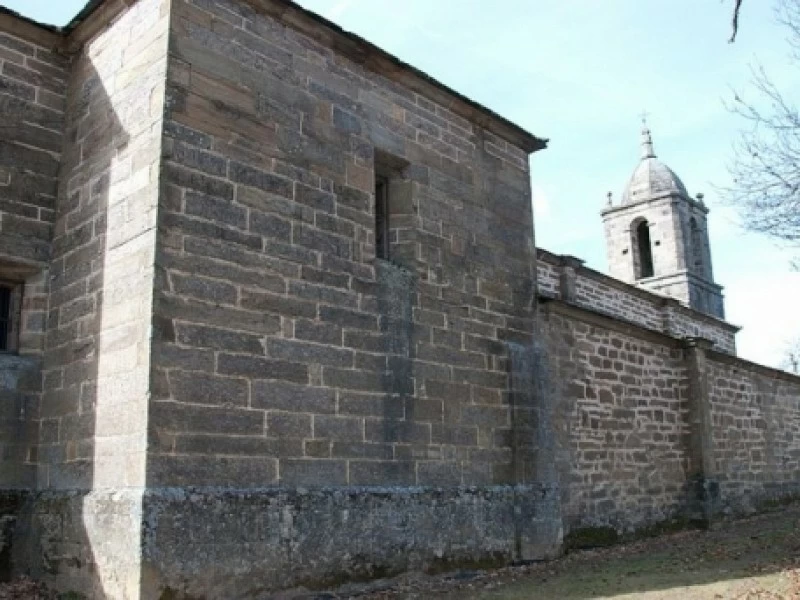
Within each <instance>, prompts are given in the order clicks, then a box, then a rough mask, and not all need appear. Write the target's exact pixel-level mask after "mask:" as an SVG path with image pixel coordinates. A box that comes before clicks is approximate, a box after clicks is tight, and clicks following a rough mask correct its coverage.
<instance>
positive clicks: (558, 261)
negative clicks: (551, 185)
mask: <svg viewBox="0 0 800 600" xmlns="http://www.w3.org/2000/svg"><path fill="white" fill-rule="evenodd" d="M536 259H537V260H541V261H543V262H546V263H548V264H550V265H553V266H555V267H558V266H561V265H564V264H569V265H570V266H574V265H575V264H576V263H575V261H576V260H579V259H576V258H575V257H574V256H569V255H559V254H555V253H553V252H550V251H549V250H545V249H544V248H537V249H536ZM576 273H577V274H578V276H580V277H585V278H586V279H591V280H594V281H597V282H598V283H602V284H604V285H607V286H609V287H613V288H615V289H617V290H619V291H621V292H623V293H626V294H630V295H631V296H636V297H638V298H641V299H643V300H646V301H648V302H650V303H652V304H653V306H656V307H659V308H660V307H663V306H671V307H672V308H673V309H675V310H678V311H680V312H681V313H683V314H684V315H687V316H689V317H691V318H692V319H695V320H697V321H704V322H706V323H710V324H712V325H714V326H717V327H722V328H723V329H726V330H728V331H730V332H732V333H736V332H737V331H739V330H740V329H741V327H740V326H739V325H734V324H733V323H728V322H727V321H724V320H722V319H718V318H717V317H713V316H711V315H707V314H705V313H701V312H698V311H696V310H692V309H691V308H689V307H688V306H684V305H683V304H681V303H680V302H679V301H678V300H676V299H674V298H668V297H667V296H662V295H660V294H656V293H655V292H650V291H648V290H645V289H643V288H640V287H637V286H635V285H631V284H629V283H625V282H624V281H620V280H619V279H615V278H614V277H611V276H610V275H606V274H605V273H601V272H600V271H596V270H594V269H592V268H589V267H587V266H585V265H583V264H581V265H580V266H578V267H576Z"/></svg>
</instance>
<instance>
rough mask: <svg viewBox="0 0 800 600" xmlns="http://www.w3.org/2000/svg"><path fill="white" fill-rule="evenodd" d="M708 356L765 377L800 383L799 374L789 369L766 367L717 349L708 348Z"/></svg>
mask: <svg viewBox="0 0 800 600" xmlns="http://www.w3.org/2000/svg"><path fill="white" fill-rule="evenodd" d="M708 356H709V358H711V359H712V360H714V361H716V362H720V363H724V364H726V365H730V366H732V367H736V368H738V369H742V370H743V371H750V372H754V373H758V374H760V375H764V376H766V377H772V378H774V379H782V380H783V381H788V382H789V383H794V384H796V385H800V375H799V374H795V373H790V372H789V371H784V370H782V369H776V368H774V367H768V366H766V365H761V364H758V363H756V362H752V361H749V360H747V359H745V358H740V357H738V356H732V355H730V354H725V353H724V352H719V351H718V350H709V351H708Z"/></svg>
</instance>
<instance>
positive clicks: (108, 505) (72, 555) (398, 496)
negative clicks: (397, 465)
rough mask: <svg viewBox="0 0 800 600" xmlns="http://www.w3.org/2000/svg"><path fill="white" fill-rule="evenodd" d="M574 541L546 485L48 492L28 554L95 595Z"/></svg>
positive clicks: (267, 579) (236, 584)
mask: <svg viewBox="0 0 800 600" xmlns="http://www.w3.org/2000/svg"><path fill="white" fill-rule="evenodd" d="M137 519H140V520H138V525H139V526H138V527H137V528H136V529H137V531H136V532H134V531H133V530H132V527H131V526H132V525H133V524H134V523H136V520H137ZM137 533H138V534H139V535H137ZM561 542H562V530H561V518H560V513H559V504H558V493H557V490H555V489H552V488H547V487H542V486H519V487H511V486H497V487H482V488H454V489H431V488H329V489H309V490H302V489H299V490H291V491H290V490H280V489H262V490H247V491H235V490H227V489H223V488H204V489H154V490H146V491H144V494H143V496H142V492H141V491H138V492H137V491H136V490H125V491H102V492H98V491H95V492H91V493H77V492H47V493H38V494H34V495H32V496H30V497H29V499H28V500H27V501H26V506H25V507H24V508H23V510H22V512H21V516H20V518H19V524H18V526H17V528H16V533H15V544H14V545H15V549H14V558H15V563H14V567H15V571H16V572H18V573H28V574H30V575H33V576H34V577H37V578H38V579H41V580H42V581H44V582H46V583H48V584H49V585H52V586H54V587H55V588H56V589H58V590H59V591H77V592H81V593H84V594H87V595H89V596H91V597H104V596H105V597H108V598H135V597H140V598H147V599H151V598H152V599H157V598H161V597H170V598H180V597H191V598H208V599H212V598H226V599H232V598H254V597H261V596H264V595H266V594H267V593H268V592H270V591H273V590H279V589H287V588H296V587H301V586H302V587H306V588H309V589H322V588H330V587H334V586H336V585H338V584H341V583H345V582H347V581H353V580H359V579H361V580H365V579H372V578H377V577H386V576H390V575H394V574H397V573H401V572H403V571H406V570H425V571H445V570H452V569H457V568H462V567H471V568H477V567H489V566H499V565H502V564H507V563H510V562H513V561H515V560H535V559H544V558H551V557H553V556H556V555H557V554H558V553H559V552H560V549H561ZM165 593H166V594H167V595H166V596H164V594H165Z"/></svg>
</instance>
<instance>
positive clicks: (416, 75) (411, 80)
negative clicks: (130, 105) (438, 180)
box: [0, 0, 548, 153]
mask: <svg viewBox="0 0 800 600" xmlns="http://www.w3.org/2000/svg"><path fill="white" fill-rule="evenodd" d="M136 1H137V0H89V2H88V3H87V4H86V5H85V6H84V7H83V9H82V10H81V11H80V12H79V13H78V14H77V15H76V16H75V18H73V19H72V21H70V22H69V23H68V24H67V25H66V26H64V27H55V26H52V25H45V24H42V23H38V22H37V21H34V20H32V19H29V18H27V17H23V16H22V15H19V14H18V13H16V12H14V11H11V10H8V9H4V8H1V7H0V12H2V13H6V14H9V15H11V16H13V17H16V18H17V19H20V20H22V21H24V22H26V23H28V24H29V25H33V26H35V27H38V28H40V29H44V30H47V31H48V32H50V33H51V34H56V35H59V36H61V37H62V39H63V40H64V42H65V43H64V50H65V51H67V52H70V51H77V50H78V48H80V46H81V45H82V44H83V43H84V41H85V40H86V38H87V37H89V35H91V32H92V31H94V30H97V29H99V28H100V27H101V26H102V25H103V24H105V23H106V22H107V21H108V20H110V19H111V18H113V17H114V16H115V15H116V14H118V12H119V11H120V10H122V9H124V8H125V7H126V6H129V5H131V4H133V3H134V2H136ZM239 1H244V2H247V4H249V5H250V6H251V7H253V8H254V9H255V10H257V11H259V12H261V13H263V14H267V15H270V16H272V17H273V18H277V19H279V20H280V21H281V22H282V23H284V24H285V25H287V26H289V27H291V28H293V29H296V30H299V31H300V32H302V33H306V34H308V33H309V26H316V27H322V28H323V29H324V30H326V33H327V36H326V37H329V39H330V41H331V42H333V44H334V47H335V49H336V50H337V51H338V52H341V53H342V54H344V55H345V56H347V57H348V58H350V59H351V60H353V61H354V62H357V63H359V64H362V65H364V66H366V67H367V68H370V69H372V70H376V71H377V68H376V67H389V68H388V69H386V68H384V69H382V70H381V71H380V72H381V73H382V74H383V75H385V76H387V77H389V78H391V79H395V80H398V81H401V82H402V83H403V84H404V85H406V86H408V87H409V88H410V89H412V90H414V91H416V92H418V93H423V94H427V95H429V96H433V97H434V99H435V100H436V101H437V102H438V103H440V104H443V105H444V106H445V107H446V108H448V109H449V110H452V111H453V112H454V113H456V114H457V115H459V116H462V117H464V118H466V119H468V120H470V121H473V122H475V123H477V124H478V125H480V126H481V127H484V128H486V129H487V130H489V131H491V132H492V133H494V134H495V135H497V136H499V137H501V138H503V139H504V140H506V141H508V142H510V143H512V144H513V145H515V146H517V147H518V148H521V149H522V150H524V151H526V152H528V153H533V152H536V151H537V150H542V149H544V148H546V147H547V142H548V140H547V139H545V138H540V137H537V136H535V135H533V134H532V133H530V132H528V131H526V130H525V129H523V128H522V127H520V126H519V125H516V124H515V123H513V122H512V121H510V120H508V119H506V118H505V117H503V116H501V115H499V114H497V113H496V112H495V111H493V110H492V109H490V108H488V107H486V106H484V105H482V104H480V103H479V102H476V101H474V100H471V99H470V98H468V97H466V96H464V95H463V94H461V93H459V92H457V91H456V90H454V89H453V88H451V87H449V86H447V85H445V84H444V83H442V82H440V81H438V80H436V79H434V78H433V77H431V76H430V75H428V74H427V73H424V72H423V71H420V70H419V69H417V68H416V67H414V66H412V65H410V64H408V63H406V62H404V61H402V60H400V59H399V58H398V57H396V56H394V55H393V54H390V53H389V52H386V51H385V50H383V49H381V48H379V47H378V46H376V45H375V44H373V43H372V42H368V41H367V40H365V39H364V38H362V37H360V36H358V35H356V34H355V33H352V32H349V31H346V30H344V29H342V28H341V27H340V26H339V25H337V24H336V23H333V22H332V21H329V20H328V19H326V18H325V17H322V16H321V15H318V14H316V13H314V12H312V11H310V10H307V9H305V8H303V7H302V6H299V5H298V4H296V3H295V2H292V0H266V1H265V0H239ZM104 5H108V7H109V8H108V10H107V14H106V15H103V17H104V18H101V21H100V23H96V24H94V25H93V26H92V27H89V31H90V32H89V35H81V34H80V33H78V32H80V31H81V25H82V24H84V23H87V22H88V21H90V20H91V18H92V17H93V16H95V14H97V13H98V12H99V10H100V9H101V7H103V6H104ZM76 34H77V35H76Z"/></svg>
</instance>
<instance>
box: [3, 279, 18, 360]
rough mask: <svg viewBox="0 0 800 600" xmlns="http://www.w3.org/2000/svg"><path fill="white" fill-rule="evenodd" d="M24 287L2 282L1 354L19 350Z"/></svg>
mask: <svg viewBox="0 0 800 600" xmlns="http://www.w3.org/2000/svg"><path fill="white" fill-rule="evenodd" d="M21 292H22V286H20V285H16V284H13V283H5V282H2V281H0V352H14V351H16V350H17V338H18V336H19V317H20V300H21Z"/></svg>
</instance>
